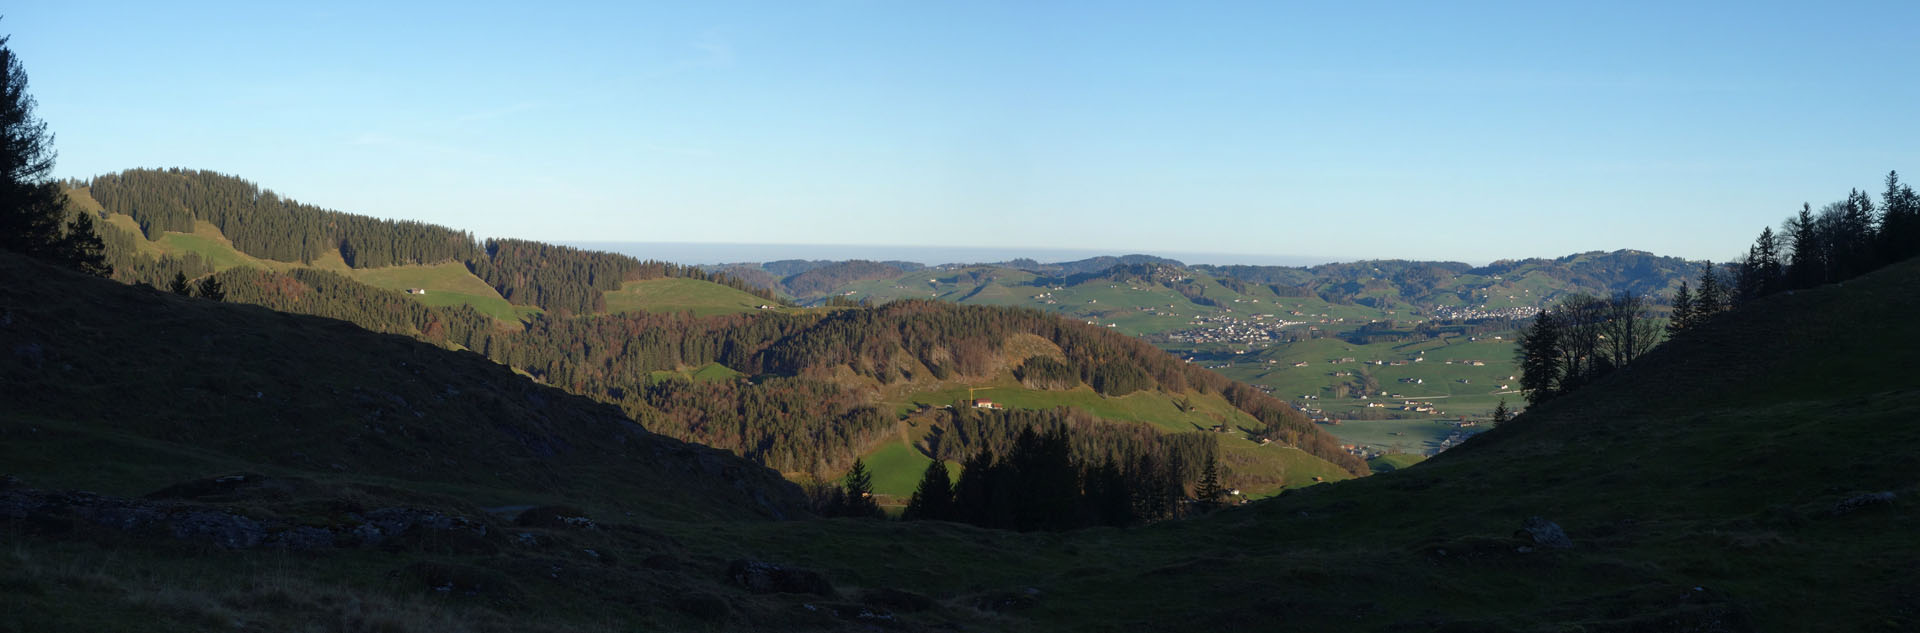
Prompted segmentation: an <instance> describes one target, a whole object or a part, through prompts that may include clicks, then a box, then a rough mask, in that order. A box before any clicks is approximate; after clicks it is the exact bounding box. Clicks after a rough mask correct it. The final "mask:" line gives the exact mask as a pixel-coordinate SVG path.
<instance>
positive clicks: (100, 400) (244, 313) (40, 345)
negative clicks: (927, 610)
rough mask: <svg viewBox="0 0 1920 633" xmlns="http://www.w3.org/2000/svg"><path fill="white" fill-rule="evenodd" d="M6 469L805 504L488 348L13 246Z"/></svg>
mask: <svg viewBox="0 0 1920 633" xmlns="http://www.w3.org/2000/svg"><path fill="white" fill-rule="evenodd" d="M0 306H4V308H3V309H4V313H0V323H4V325H3V326H0V349H4V350H7V351H6V353H7V354H8V355H9V357H10V358H11V360H12V361H13V362H9V363H7V364H6V366H5V369H4V374H3V375H4V378H5V382H6V384H7V389H6V392H7V396H6V400H7V406H6V413H5V415H4V419H0V425H4V426H3V427H0V428H4V429H5V430H6V431H5V434H6V435H7V436H8V441H7V442H6V449H5V451H6V453H7V454H8V455H9V459H8V460H7V463H8V464H9V466H8V467H7V470H9V471H11V472H12V473H13V474H15V475H18V476H21V477H25V478H27V479H29V480H31V481H41V480H42V479H43V478H44V479H45V480H46V481H45V482H44V483H57V484H60V485H65V486H84V487H89V488H94V489H98V490H103V491H118V492H146V491H149V490H151V489H153V488H157V487H158V486H161V485H164V484H167V483H171V482H173V481H175V480H180V479H186V478H190V477H196V476H204V475H208V474H213V473H217V472H220V471H222V470H227V469H239V468H246V469H264V470H268V471H273V472H281V473H297V472H303V471H310V472H320V473H327V474H330V475H333V474H338V475H340V476H345V477H353V478H360V479H365V480H369V481H394V482H410V483H412V484H414V485H421V486H429V487H433V488H436V489H444V490H464V491H468V492H472V493H474V495H475V496H477V497H482V498H487V499H491V500H494V501H497V502H499V503H501V504H503V505H505V504H510V503H516V502H517V503H538V502H542V501H547V500H552V499H567V500H569V502H570V503H579V504H594V505H600V504H605V505H606V506H609V507H620V508H628V509H636V510H637V509H645V510H646V511H647V512H649V513H650V514H657V515H660V516H680V517H685V518H694V517H750V516H775V517H777V516H791V515H793V514H795V512H796V508H797V507H799V506H798V503H799V502H798V500H797V491H795V490H793V489H792V487H791V486H789V485H787V484H785V483H784V482H782V481H781V480H780V479H779V478H778V477H777V475H775V474H774V473H773V472H771V471H768V470H766V469H764V468H761V467H759V466H757V465H753V464H751V463H748V462H745V461H742V460H739V459H736V458H734V457H733V456H731V455H728V454H726V453H724V452H721V451H716V450H713V449H709V448H705V447H701V446H697V445H690V444H685V443H682V442H679V441H676V440H672V439H668V438H665V437H662V436H659V435H656V434H653V433H649V432H647V431H645V430H643V429H642V428H641V427H640V426H639V425H637V424H635V423H633V422H632V421H630V420H629V419H627V418H626V417H625V416H624V415H622V414H621V413H620V411H619V410H618V409H616V408H613V407H610V406H605V405H601V404H597V403H594V402H591V401H589V400H586V399H584V398H580V397H577V396H573V395H569V394H567V393H565V392H562V391H560V390H558V389H553V388H549V387H544V386H540V385H537V384H535V383H533V382H531V381H528V380H526V379H524V378H522V377H520V376H516V375H514V373H513V372H512V371H510V370H508V369H507V368H505V367H502V366H499V365H497V364H494V363H491V362H489V361H487V360H486V359H485V358H482V357H480V356H478V355H474V354H470V353H465V352H452V351H448V350H444V349H441V348H437V347H434V346H431V345H427V344H425V343H420V342H417V341H414V340H412V339H409V338H405V337H400V336H391V335H383V334H375V333H371V332H367V331H365V330H362V329H360V328H358V327H356V326H354V325H352V324H349V323H346V322H342V321H334V320H330V319H322V318H315V317H306V316H297V315H289V314H284V313H276V312H272V311H269V310H266V309H264V308H258V307H253V306H242V305H232V304H223V303H218V302H212V301H206V300H199V299H188V298H185V297H178V296H175V295H172V294H168V293H162V292H159V291H155V290H152V289H148V288H142V287H129V286H124V285H121V284H117V283H113V282H111V281H107V280H101V279H94V278H87V277H81V276H79V275H75V274H71V273H67V272H65V271H61V270H56V269H53V268H50V267H47V266H43V265H41V264H38V263H34V262H31V261H28V260H25V259H23V258H20V257H17V256H13V255H10V254H9V255H0Z"/></svg>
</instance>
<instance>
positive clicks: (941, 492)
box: [900, 459, 954, 521]
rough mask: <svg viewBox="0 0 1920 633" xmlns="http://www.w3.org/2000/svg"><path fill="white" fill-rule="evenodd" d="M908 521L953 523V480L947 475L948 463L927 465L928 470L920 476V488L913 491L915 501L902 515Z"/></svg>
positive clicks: (940, 462) (912, 501)
mask: <svg viewBox="0 0 1920 633" xmlns="http://www.w3.org/2000/svg"><path fill="white" fill-rule="evenodd" d="M900 517H901V518H903V519H906V520H908V521H916V520H920V521H925V520H931V521H951V520H953V519H954V516H953V480H952V476H951V475H949V474H948V473H947V463H946V462H945V461H942V460H938V459H936V460H933V462H932V463H929V464H927V470H926V472H924V473H921V475H920V486H919V487H918V488H915V489H914V491H913V499H912V500H910V501H908V502H907V509H906V511H905V512H903V513H902V514H901V515H900Z"/></svg>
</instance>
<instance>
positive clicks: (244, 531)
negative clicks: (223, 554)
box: [167, 510, 267, 549]
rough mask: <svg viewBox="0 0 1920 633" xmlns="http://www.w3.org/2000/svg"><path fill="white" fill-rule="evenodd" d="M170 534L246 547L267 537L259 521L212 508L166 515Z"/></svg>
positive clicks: (183, 538)
mask: <svg viewBox="0 0 1920 633" xmlns="http://www.w3.org/2000/svg"><path fill="white" fill-rule="evenodd" d="M167 527H168V531H170V532H171V533H172V534H173V537H174V538H177V539H180V540H184V541H201V542H206V543H211V544H213V545H215V546H218V547H223V548H226V549H247V548H250V547H254V546H257V545H259V544H260V543H261V542H262V541H265V540H266V539H267V529H266V527H265V526H263V525H261V524H260V522H259V521H255V520H253V519H249V518H247V517H243V516H240V515H237V514H230V513H227V512H220V511H216V510H191V511H187V512H181V513H178V514H175V515H173V516H171V517H169V518H168V520H167Z"/></svg>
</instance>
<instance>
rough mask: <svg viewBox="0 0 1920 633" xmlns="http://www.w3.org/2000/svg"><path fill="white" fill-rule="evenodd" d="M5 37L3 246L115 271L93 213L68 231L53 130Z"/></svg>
mask: <svg viewBox="0 0 1920 633" xmlns="http://www.w3.org/2000/svg"><path fill="white" fill-rule="evenodd" d="M11 39H12V38H11V37H5V36H0V249H5V250H10V251H14V252H17V253H20V254H23V255H27V256H29V257H34V258H37V259H41V260H44V261H48V262H52V263H54V264H59V265H62V266H66V267H69V268H75V269H78V270H81V271H83V272H87V273H90V274H95V275H103V276H104V275H107V274H111V273H112V270H113V269H112V268H111V267H109V266H107V265H106V261H105V258H104V256H102V255H101V252H100V249H101V245H100V238H99V236H98V235H97V234H95V233H94V232H93V221H92V219H91V218H87V219H83V220H76V221H75V222H73V223H71V224H68V225H66V226H65V227H64V228H65V230H64V231H63V230H62V228H63V227H62V226H61V220H62V219H63V218H64V217H65V214H66V195H65V194H64V193H62V192H61V191H60V185H59V184H58V183H56V182H54V181H53V179H52V174H53V159H54V151H53V134H52V133H50V132H48V131H47V123H46V122H45V121H41V120H40V118H39V117H38V116H35V115H34V113H33V109H34V106H35V105H36V104H35V102H34V99H33V96H32V95H29V94H27V73H26V70H25V69H24V68H23V67H22V66H21V64H20V58H19V57H18V56H16V55H14V53H13V48H12V47H9V46H7V43H8V41H9V40H11Z"/></svg>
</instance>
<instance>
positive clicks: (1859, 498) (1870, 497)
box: [1833, 491, 1894, 516]
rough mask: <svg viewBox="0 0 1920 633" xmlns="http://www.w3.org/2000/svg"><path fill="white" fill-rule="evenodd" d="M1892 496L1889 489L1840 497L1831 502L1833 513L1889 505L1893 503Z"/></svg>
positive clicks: (1837, 514) (1838, 513)
mask: <svg viewBox="0 0 1920 633" xmlns="http://www.w3.org/2000/svg"><path fill="white" fill-rule="evenodd" d="M1893 496H1894V495H1893V493H1892V492H1891V491H1882V492H1869V493H1866V494H1858V495H1854V496H1851V497H1847V498H1845V499H1841V500H1840V502H1839V503H1835V504H1833V515H1834V516H1840V515H1845V514H1853V513H1855V512H1859V511H1861V510H1866V509H1868V508H1875V507H1880V506H1890V505H1893Z"/></svg>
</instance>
